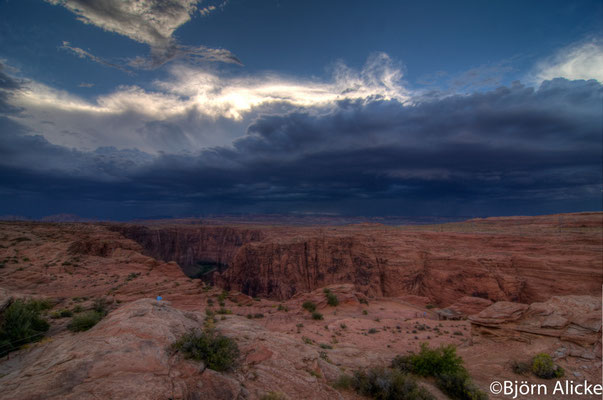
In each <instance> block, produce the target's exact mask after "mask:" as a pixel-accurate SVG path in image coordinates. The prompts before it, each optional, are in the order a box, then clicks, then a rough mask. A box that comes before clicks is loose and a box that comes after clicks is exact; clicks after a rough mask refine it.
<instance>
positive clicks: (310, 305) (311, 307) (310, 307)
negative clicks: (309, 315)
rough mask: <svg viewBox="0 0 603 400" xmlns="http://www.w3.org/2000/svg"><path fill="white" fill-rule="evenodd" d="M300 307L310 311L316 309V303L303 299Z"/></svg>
mask: <svg viewBox="0 0 603 400" xmlns="http://www.w3.org/2000/svg"><path fill="white" fill-rule="evenodd" d="M302 307H303V308H304V309H306V310H308V311H310V312H314V311H316V304H314V303H313V302H311V301H304V304H302Z"/></svg>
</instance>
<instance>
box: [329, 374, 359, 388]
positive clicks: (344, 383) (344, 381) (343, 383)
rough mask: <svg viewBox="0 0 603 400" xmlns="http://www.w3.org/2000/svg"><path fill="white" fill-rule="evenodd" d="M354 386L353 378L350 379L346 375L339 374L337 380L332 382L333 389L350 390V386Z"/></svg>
mask: <svg viewBox="0 0 603 400" xmlns="http://www.w3.org/2000/svg"><path fill="white" fill-rule="evenodd" d="M353 384H354V378H352V377H351V376H350V375H348V374H341V375H340V376H339V378H337V380H336V381H335V382H333V387H334V388H335V389H339V390H341V389H345V390H348V389H352V386H353Z"/></svg>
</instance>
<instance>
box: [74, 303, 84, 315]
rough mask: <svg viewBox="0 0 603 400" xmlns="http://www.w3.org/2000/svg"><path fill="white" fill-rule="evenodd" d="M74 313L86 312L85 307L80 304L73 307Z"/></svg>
mask: <svg viewBox="0 0 603 400" xmlns="http://www.w3.org/2000/svg"><path fill="white" fill-rule="evenodd" d="M72 311H73V312H74V313H81V312H82V311H84V307H82V306H80V305H79V304H78V305H77V306H75V307H73V310H72Z"/></svg>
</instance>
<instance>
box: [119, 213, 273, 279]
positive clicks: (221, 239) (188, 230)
mask: <svg viewBox="0 0 603 400" xmlns="http://www.w3.org/2000/svg"><path fill="white" fill-rule="evenodd" d="M109 229H111V230H113V231H116V232H119V233H121V234H122V235H123V236H125V237H127V238H128V239H132V240H134V241H135V242H137V243H139V244H140V245H141V246H142V248H143V252H144V254H146V255H148V256H151V257H153V258H156V259H158V260H163V261H175V262H177V263H178V265H180V267H181V268H182V269H183V271H184V272H185V273H186V274H187V275H189V276H194V275H196V274H199V273H203V272H207V269H208V268H211V267H212V266H215V267H222V268H224V267H226V266H227V265H229V264H230V263H231V261H232V259H233V257H234V255H235V254H236V252H237V250H238V249H239V248H240V247H241V246H242V245H244V244H245V243H250V242H257V241H260V240H261V239H262V238H263V237H264V234H263V232H262V231H260V230H258V229H245V228H241V229H239V228H233V227H226V226H203V227H189V226H175V227H147V226H142V225H111V226H109ZM204 269H205V271H204Z"/></svg>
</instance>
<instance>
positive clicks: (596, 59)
mask: <svg viewBox="0 0 603 400" xmlns="http://www.w3.org/2000/svg"><path fill="white" fill-rule="evenodd" d="M554 78H566V79H569V80H575V79H586V80H588V79H596V80H597V81H599V82H602V83H603V40H589V41H587V42H582V43H579V44H574V45H571V46H569V47H566V48H564V49H562V50H560V51H559V52H558V53H557V54H556V55H555V56H553V57H551V58H549V59H547V60H545V61H544V62H542V63H540V64H538V65H537V67H536V76H535V80H536V81H538V82H542V81H545V80H550V79H554Z"/></svg>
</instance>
